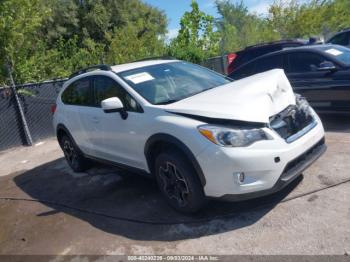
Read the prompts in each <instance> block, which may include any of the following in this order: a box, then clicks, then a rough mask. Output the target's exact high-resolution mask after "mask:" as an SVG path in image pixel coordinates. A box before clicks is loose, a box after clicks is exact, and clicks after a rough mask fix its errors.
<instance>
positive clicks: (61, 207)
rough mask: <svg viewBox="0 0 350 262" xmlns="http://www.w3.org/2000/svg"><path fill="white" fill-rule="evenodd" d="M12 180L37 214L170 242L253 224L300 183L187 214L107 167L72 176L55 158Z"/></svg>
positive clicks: (137, 179) (150, 187)
mask: <svg viewBox="0 0 350 262" xmlns="http://www.w3.org/2000/svg"><path fill="white" fill-rule="evenodd" d="M13 179H14V182H15V183H16V185H17V186H18V188H19V189H21V190H23V191H24V192H25V193H26V194H28V195H29V196H30V197H31V198H33V199H38V200H39V202H41V203H43V204H44V205H46V206H48V207H49V208H50V209H52V210H51V211H48V212H45V213H40V214H37V216H53V215H55V214H57V213H60V212H64V213H66V214H69V215H71V216H74V217H77V218H79V219H81V220H83V221H86V222H88V223H90V224H91V225H92V226H94V227H96V228H98V229H100V230H103V231H105V232H108V233H111V234H117V235H121V236H125V237H128V238H131V239H137V240H144V241H151V240H158V241H175V240H182V239H189V238H197V237H201V236H206V235H212V234H218V233H222V232H227V231H231V230H235V229H239V228H243V227H246V226H249V225H252V224H254V223H256V222H257V221H259V220H260V219H261V218H262V217H263V216H265V215H266V214H267V213H268V212H269V211H271V210H272V209H273V208H274V206H275V205H276V204H278V203H279V202H280V201H281V200H282V199H284V198H285V197H286V196H287V195H288V194H289V193H290V192H291V191H292V190H293V189H294V188H295V187H296V186H297V185H298V184H299V183H300V181H301V180H302V176H300V177H299V179H297V180H296V181H294V182H293V183H292V184H291V185H289V186H288V187H287V188H285V189H284V190H283V191H281V192H279V193H277V194H274V195H271V196H268V197H263V198H260V199H256V200H250V201H244V202H236V203H232V202H231V203H230V202H220V201H213V200H211V201H209V203H208V205H207V207H206V208H204V209H203V210H202V211H201V212H199V213H198V214H195V215H191V216H188V215H182V214H179V213H177V212H176V211H174V210H172V209H171V208H170V207H168V205H167V204H166V202H165V201H164V200H163V198H162V196H161V195H160V193H159V191H158V189H157V186H156V183H155V181H154V180H152V179H149V178H144V177H141V176H137V175H134V174H128V173H126V172H125V171H121V170H118V169H115V168H113V167H106V166H97V167H95V168H93V169H91V170H89V171H88V172H87V173H73V172H72V171H71V170H70V169H69V167H68V166H67V165H66V162H65V160H64V159H62V158H61V159H57V160H55V161H52V162H49V163H46V164H44V165H42V166H39V167H36V168H34V169H32V170H29V171H26V172H24V173H21V174H18V175H16V176H15V177H14V178H13ZM130 220H137V221H138V222H135V221H134V222H132V221H130Z"/></svg>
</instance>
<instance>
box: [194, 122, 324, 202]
mask: <svg viewBox="0 0 350 262" xmlns="http://www.w3.org/2000/svg"><path fill="white" fill-rule="evenodd" d="M316 121H317V125H316V126H315V127H313V128H312V129H311V130H309V131H308V132H307V133H306V134H304V135H303V136H301V137H300V138H298V139H297V140H295V141H294V142H292V143H287V142H286V141H285V140H284V139H282V138H281V137H279V136H278V135H277V134H276V132H274V131H273V130H271V129H269V128H266V130H265V132H267V133H269V134H270V135H271V136H272V137H273V138H274V139H273V140H266V141H259V142H257V143H255V144H253V145H251V146H249V147H245V148H228V147H218V146H216V145H214V144H212V145H209V146H208V147H207V148H206V150H204V151H203V152H202V153H200V154H199V155H198V156H197V160H198V162H199V165H200V166H201V168H202V170H203V173H204V176H205V179H206V184H205V186H204V192H205V194H206V196H208V197H215V198H224V199H229V200H244V199H250V198H255V197H259V196H263V195H267V194H271V193H274V192H276V191H278V190H281V189H282V188H284V187H285V186H286V185H288V184H289V183H290V182H292V181H293V180H294V179H295V178H296V177H297V176H298V175H300V174H301V173H302V172H303V171H304V170H305V169H306V168H307V167H308V166H310V165H311V164H312V163H313V162H314V161H316V159H317V158H319V157H320V156H321V155H322V154H323V153H324V152H325V150H326V145H325V143H324V130H323V126H322V123H321V121H320V120H319V118H318V117H317V119H316ZM242 172H243V173H244V175H245V180H244V181H243V182H240V181H239V180H238V176H237V174H239V173H242Z"/></svg>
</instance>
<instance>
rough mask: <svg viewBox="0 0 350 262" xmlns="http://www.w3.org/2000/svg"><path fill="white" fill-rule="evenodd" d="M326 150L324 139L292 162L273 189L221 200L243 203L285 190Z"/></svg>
mask: <svg viewBox="0 0 350 262" xmlns="http://www.w3.org/2000/svg"><path fill="white" fill-rule="evenodd" d="M326 149H327V146H326V144H325V139H324V138H322V139H321V140H320V141H319V142H318V143H317V144H316V145H314V146H313V147H312V148H310V149H309V150H307V151H306V152H305V153H304V154H302V155H300V156H299V157H297V158H296V159H293V160H292V161H290V162H289V163H288V164H287V166H286V168H285V170H284V171H283V173H282V175H281V176H280V178H279V179H278V181H277V182H276V184H275V185H274V186H273V187H272V188H271V189H267V190H261V191H257V192H252V193H246V194H237V195H235V194H226V195H224V196H222V197H220V199H222V200H226V201H242V200H248V199H253V198H258V197H262V196H266V195H270V194H273V193H276V192H278V191H280V190H282V189H283V188H285V187H286V186H287V185H289V184H290V183H291V182H292V181H294V180H295V179H296V178H297V177H298V176H299V175H301V173H302V172H303V171H304V170H305V169H307V168H308V167H309V166H310V165H311V164H312V163H313V162H315V161H316V160H317V159H318V158H319V157H320V156H322V155H323V153H324V152H325V151H326Z"/></svg>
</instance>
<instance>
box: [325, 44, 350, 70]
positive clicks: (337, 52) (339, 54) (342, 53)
mask: <svg viewBox="0 0 350 262" xmlns="http://www.w3.org/2000/svg"><path fill="white" fill-rule="evenodd" d="M320 48H321V49H322V50H323V51H324V52H326V53H327V54H328V55H330V56H332V57H333V58H334V59H335V60H336V61H338V62H341V63H343V64H345V65H347V66H350V49H348V48H346V47H343V46H339V45H334V46H324V47H320Z"/></svg>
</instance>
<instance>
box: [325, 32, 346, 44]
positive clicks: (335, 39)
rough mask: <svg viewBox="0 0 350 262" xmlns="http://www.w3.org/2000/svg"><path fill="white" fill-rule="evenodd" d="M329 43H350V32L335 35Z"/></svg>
mask: <svg viewBox="0 0 350 262" xmlns="http://www.w3.org/2000/svg"><path fill="white" fill-rule="evenodd" d="M329 43H332V44H335V45H345V46H347V45H349V33H342V34H339V35H336V36H334V37H333V38H332V39H331V40H329Z"/></svg>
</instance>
